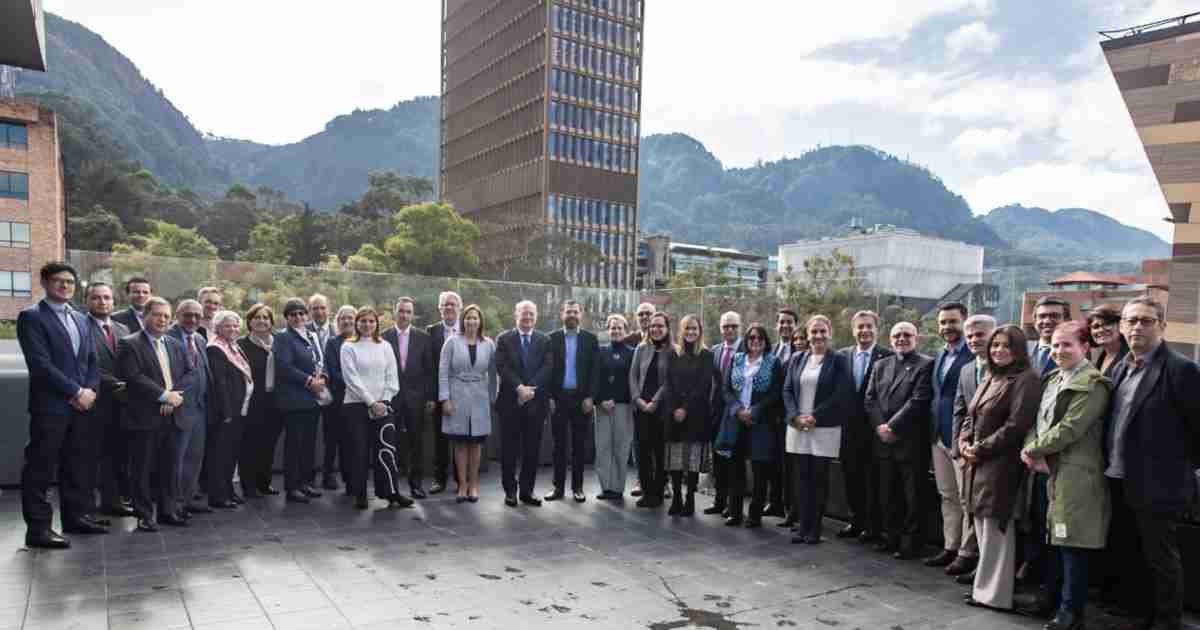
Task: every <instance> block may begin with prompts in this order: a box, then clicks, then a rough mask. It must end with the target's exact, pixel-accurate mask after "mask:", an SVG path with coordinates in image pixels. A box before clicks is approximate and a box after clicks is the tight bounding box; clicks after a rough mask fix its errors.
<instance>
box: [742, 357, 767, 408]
mask: <svg viewBox="0 0 1200 630" xmlns="http://www.w3.org/2000/svg"><path fill="white" fill-rule="evenodd" d="M762 362H763V355H761V354H760V355H758V359H757V360H755V361H751V360H750V357H749V356H748V355H747V356H746V367H745V368H744V369H743V370H742V375H743V376H744V378H745V379H746V380H744V381H742V391H740V392H738V394H739V395H740V396H739V398H740V401H739V402H741V403H742V406H743V407H745V408H746V409H749V408H750V407H751V401H753V400H754V377H755V376H756V375H758V368H760V367H762Z"/></svg>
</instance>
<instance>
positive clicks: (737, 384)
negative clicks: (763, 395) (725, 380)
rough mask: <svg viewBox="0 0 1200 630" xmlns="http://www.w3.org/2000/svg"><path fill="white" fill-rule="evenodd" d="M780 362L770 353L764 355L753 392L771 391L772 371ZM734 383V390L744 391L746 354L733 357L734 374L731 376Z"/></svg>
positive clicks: (755, 377) (755, 376)
mask: <svg viewBox="0 0 1200 630" xmlns="http://www.w3.org/2000/svg"><path fill="white" fill-rule="evenodd" d="M778 362H779V358H778V357H776V356H775V355H774V354H771V353H769V352H764V353H762V364H761V365H759V366H758V372H756V373H755V374H754V384H753V389H752V390H751V391H756V392H765V391H767V390H768V389H771V371H772V370H773V369H774V367H775V364H776V363H778ZM729 377H730V380H731V381H732V382H733V390H734V391H737V392H740V391H742V385H744V384H745V382H746V353H745V352H739V353H737V354H735V355H733V373H732V374H730V375H729Z"/></svg>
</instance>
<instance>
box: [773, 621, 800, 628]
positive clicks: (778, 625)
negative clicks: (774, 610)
mask: <svg viewBox="0 0 1200 630" xmlns="http://www.w3.org/2000/svg"><path fill="white" fill-rule="evenodd" d="M775 627H776V628H794V627H796V622H795V621H791V620H788V619H780V620H779V621H776V622H775Z"/></svg>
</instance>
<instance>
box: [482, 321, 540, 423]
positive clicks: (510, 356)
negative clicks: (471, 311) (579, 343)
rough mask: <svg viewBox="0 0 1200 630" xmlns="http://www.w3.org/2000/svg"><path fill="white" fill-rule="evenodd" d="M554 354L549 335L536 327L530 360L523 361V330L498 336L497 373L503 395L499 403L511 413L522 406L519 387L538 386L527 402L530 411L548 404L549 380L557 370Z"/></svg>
mask: <svg viewBox="0 0 1200 630" xmlns="http://www.w3.org/2000/svg"><path fill="white" fill-rule="evenodd" d="M553 361H554V353H553V351H552V350H551V348H550V337H549V336H547V335H546V333H544V332H541V331H540V330H534V331H533V333H532V336H531V337H530V338H529V358H528V361H527V362H526V361H522V360H521V333H520V331H519V329H516V328H513V329H512V330H507V331H505V332H503V333H501V334H500V336H499V337H497V338H496V372H497V373H498V374H499V375H500V395H499V398H498V400H497V403H496V404H497V406H499V407H500V409H503V410H506V411H508V412H510V413H511V412H513V411H515V410H517V409H518V408H519V406H518V405H517V386H518V385H532V386H534V387H536V388H537V394H536V395H535V396H534V398H533V400H531V401H529V402H528V403H526V405H525V406H526V407H529V406H530V405H534V407H532V408H530V410H529V411H530V412H531V413H534V412H539V411H540V408H541V407H543V406H546V405H547V402H546V401H547V400H549V397H550V388H551V384H550V379H551V377H552V375H553V373H554V364H553Z"/></svg>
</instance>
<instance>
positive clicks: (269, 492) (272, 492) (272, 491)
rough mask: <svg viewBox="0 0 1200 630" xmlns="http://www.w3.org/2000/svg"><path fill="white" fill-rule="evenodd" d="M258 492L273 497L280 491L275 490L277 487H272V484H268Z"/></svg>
mask: <svg viewBox="0 0 1200 630" xmlns="http://www.w3.org/2000/svg"><path fill="white" fill-rule="evenodd" d="M258 491H259V492H260V493H262V494H264V495H267V496H272V497H273V496H275V495H277V494H279V491H278V490H276V489H275V486H272V485H270V484H267V485H265V486H263V487H261V488H259V489H258Z"/></svg>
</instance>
